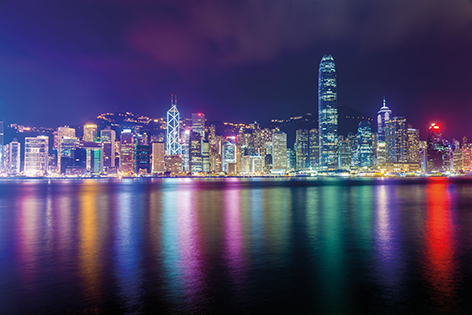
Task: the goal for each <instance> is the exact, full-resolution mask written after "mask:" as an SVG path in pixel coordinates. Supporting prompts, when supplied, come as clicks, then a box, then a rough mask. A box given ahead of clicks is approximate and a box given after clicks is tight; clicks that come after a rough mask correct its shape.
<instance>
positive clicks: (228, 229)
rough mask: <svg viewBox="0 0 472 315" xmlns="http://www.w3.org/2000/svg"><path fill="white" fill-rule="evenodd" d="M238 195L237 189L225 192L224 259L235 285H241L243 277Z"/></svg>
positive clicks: (242, 244) (242, 247) (242, 248)
mask: <svg viewBox="0 0 472 315" xmlns="http://www.w3.org/2000/svg"><path fill="white" fill-rule="evenodd" d="M239 193H240V191H239V189H229V190H226V191H225V245H226V250H225V259H226V261H227V266H228V268H229V271H230V277H231V278H232V280H233V281H234V282H235V283H241V281H242V277H243V276H244V239H243V235H242V231H241V212H240V200H239Z"/></svg>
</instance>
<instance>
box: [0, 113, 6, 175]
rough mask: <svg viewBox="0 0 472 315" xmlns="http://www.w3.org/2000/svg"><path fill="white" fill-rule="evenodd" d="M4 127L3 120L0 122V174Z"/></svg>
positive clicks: (0, 169)
mask: <svg viewBox="0 0 472 315" xmlns="http://www.w3.org/2000/svg"><path fill="white" fill-rule="evenodd" d="M4 132H5V130H4V126H3V119H2V120H0V174H1V173H2V171H3V142H4Z"/></svg>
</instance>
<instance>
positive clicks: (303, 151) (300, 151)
mask: <svg viewBox="0 0 472 315" xmlns="http://www.w3.org/2000/svg"><path fill="white" fill-rule="evenodd" d="M295 155H296V170H297V171H298V170H305V169H308V168H309V167H310V165H309V156H310V151H309V131H308V130H306V129H298V130H297V131H296V136H295Z"/></svg>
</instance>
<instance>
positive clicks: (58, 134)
mask: <svg viewBox="0 0 472 315" xmlns="http://www.w3.org/2000/svg"><path fill="white" fill-rule="evenodd" d="M64 137H69V138H75V129H74V128H69V127H68V126H64V127H58V128H57V130H56V131H55V132H54V149H56V150H58V151H59V150H60V145H61V140H62V139H64Z"/></svg>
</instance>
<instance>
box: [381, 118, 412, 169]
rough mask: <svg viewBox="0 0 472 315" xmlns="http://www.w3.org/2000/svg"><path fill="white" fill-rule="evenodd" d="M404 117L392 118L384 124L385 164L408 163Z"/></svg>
mask: <svg viewBox="0 0 472 315" xmlns="http://www.w3.org/2000/svg"><path fill="white" fill-rule="evenodd" d="M406 129H407V126H406V119H405V117H393V118H392V119H390V120H388V121H386V122H385V144H386V162H387V163H406V162H407V161H408V158H407V154H408V150H407V149H408V141H407V133H406Z"/></svg>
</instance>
